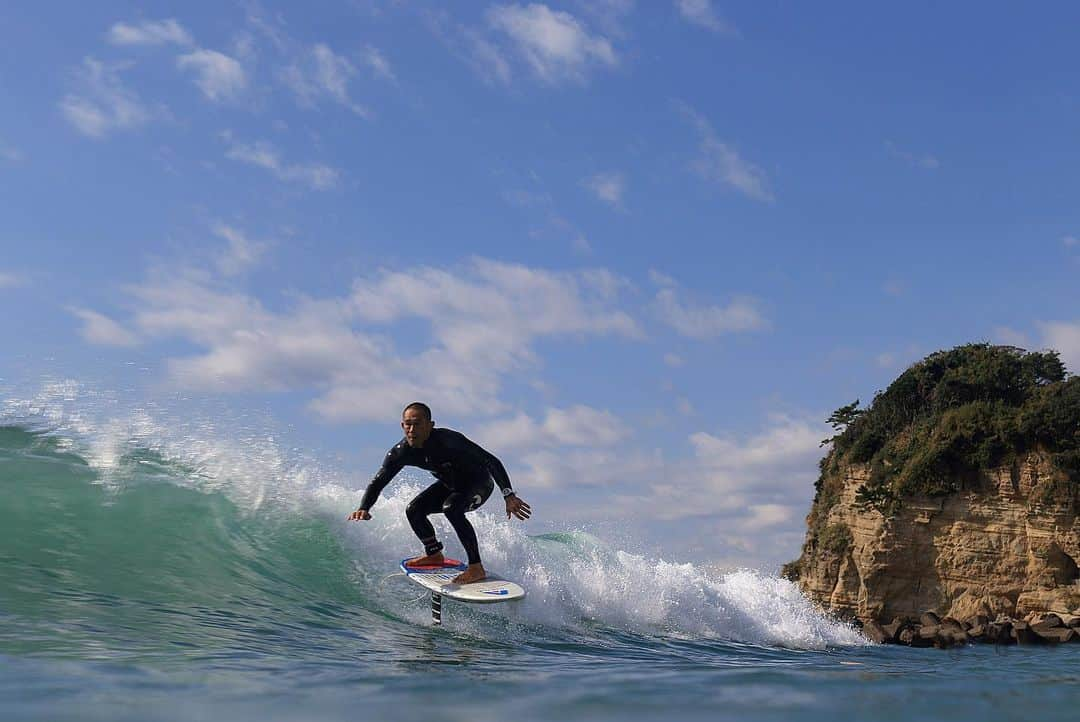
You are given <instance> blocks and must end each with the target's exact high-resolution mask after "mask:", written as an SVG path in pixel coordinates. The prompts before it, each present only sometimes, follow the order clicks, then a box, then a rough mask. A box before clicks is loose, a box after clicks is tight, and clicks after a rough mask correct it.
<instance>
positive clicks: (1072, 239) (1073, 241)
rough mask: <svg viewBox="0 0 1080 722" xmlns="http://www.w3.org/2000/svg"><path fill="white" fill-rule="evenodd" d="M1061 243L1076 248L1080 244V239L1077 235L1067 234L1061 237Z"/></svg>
mask: <svg viewBox="0 0 1080 722" xmlns="http://www.w3.org/2000/svg"><path fill="white" fill-rule="evenodd" d="M1061 243H1062V245H1064V246H1065V247H1066V248H1075V247H1076V246H1077V245H1078V244H1080V239H1078V238H1077V237H1076V236H1065V237H1064V238H1062V239H1061Z"/></svg>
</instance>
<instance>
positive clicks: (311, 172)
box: [225, 141, 341, 191]
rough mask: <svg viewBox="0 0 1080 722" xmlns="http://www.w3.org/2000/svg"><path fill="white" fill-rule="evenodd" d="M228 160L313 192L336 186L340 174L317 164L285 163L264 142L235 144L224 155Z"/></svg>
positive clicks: (276, 151) (274, 150)
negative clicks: (259, 169)
mask: <svg viewBox="0 0 1080 722" xmlns="http://www.w3.org/2000/svg"><path fill="white" fill-rule="evenodd" d="M225 157H226V158H229V159H230V160H235V161H240V162H241V163H247V164H249V165H253V166H256V167H258V168H265V169H266V170H268V171H270V172H271V173H273V174H274V176H276V177H277V178H278V179H279V180H283V181H287V182H290V183H303V184H304V185H307V186H309V187H310V188H312V189H314V190H320V191H321V190H329V189H331V188H334V187H336V186H337V184H338V181H339V180H340V177H341V173H340V171H338V170H337V169H336V168H332V167H330V166H327V165H322V164H319V163H309V164H297V163H286V162H284V161H283V160H282V159H281V155H280V154H279V153H278V150H277V149H276V148H275V147H274V146H273V145H271V144H270V143H267V142H265V141H257V142H255V143H235V144H233V145H232V146H231V147H230V148H229V149H228V151H226V153H225Z"/></svg>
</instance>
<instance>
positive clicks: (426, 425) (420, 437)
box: [401, 408, 435, 448]
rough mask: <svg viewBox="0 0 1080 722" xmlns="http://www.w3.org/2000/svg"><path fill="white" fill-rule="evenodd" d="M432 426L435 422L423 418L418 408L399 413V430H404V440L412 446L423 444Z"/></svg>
mask: <svg viewBox="0 0 1080 722" xmlns="http://www.w3.org/2000/svg"><path fill="white" fill-rule="evenodd" d="M434 428H435V422H434V421H429V420H428V419H427V418H425V417H424V412H423V411H421V410H420V409H415V408H413V409H406V410H405V413H404V414H402V415H401V430H402V431H404V432H405V441H407V442H408V444H409V446H412V447H414V448H420V447H421V446H423V445H424V442H425V441H427V440H428V437H429V436H431V430H432V429H434Z"/></svg>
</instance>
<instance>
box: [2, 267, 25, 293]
mask: <svg viewBox="0 0 1080 722" xmlns="http://www.w3.org/2000/svg"><path fill="white" fill-rule="evenodd" d="M25 285H27V281H26V277H25V276H21V275H19V274H17V273H12V272H11V271H0V289H4V288H19V287H20V286H25Z"/></svg>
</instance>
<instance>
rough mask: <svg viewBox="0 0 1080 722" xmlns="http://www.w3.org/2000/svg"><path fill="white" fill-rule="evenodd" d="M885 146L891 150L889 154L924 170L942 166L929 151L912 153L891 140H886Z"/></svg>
mask: <svg viewBox="0 0 1080 722" xmlns="http://www.w3.org/2000/svg"><path fill="white" fill-rule="evenodd" d="M885 148H886V150H888V151H889V155H890V156H892V157H893V158H896V159H898V160H902V161H903V162H904V163H907V164H908V165H910V166H912V167H913V168H922V169H923V170H937V169H938V168H939V167H941V162H940V161H938V159H937V158H936V157H934V156H932V155H930V154H929V153H921V154H919V153H912V152H910V151H907V150H903V149H902V148H898V147H897V146H896V144H895V143H893V142H892V141H891V140H887V141H885Z"/></svg>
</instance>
